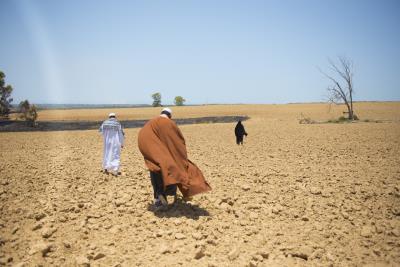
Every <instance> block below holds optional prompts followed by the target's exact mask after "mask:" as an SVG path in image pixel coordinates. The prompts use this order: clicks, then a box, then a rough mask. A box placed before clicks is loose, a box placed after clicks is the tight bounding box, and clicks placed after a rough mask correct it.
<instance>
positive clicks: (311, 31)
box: [0, 0, 400, 104]
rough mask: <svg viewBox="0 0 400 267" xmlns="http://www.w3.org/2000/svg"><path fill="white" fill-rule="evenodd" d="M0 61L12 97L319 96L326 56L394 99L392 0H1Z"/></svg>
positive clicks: (364, 94) (399, 24)
mask: <svg viewBox="0 0 400 267" xmlns="http://www.w3.org/2000/svg"><path fill="white" fill-rule="evenodd" d="M1 13H2V15H1V16H0V25H1V29H2V30H1V39H2V41H1V46H0V70H2V71H3V72H5V74H6V75H7V76H6V82H7V83H9V84H11V85H13V87H14V93H13V96H14V99H15V103H18V102H19V101H21V100H23V99H26V98H27V99H29V100H30V101H31V102H33V103H76V104H80V103H82V104H83V103H87V104H100V103H102V104H103V103H104V104H139V103H151V101H152V99H151V97H150V95H151V94H152V93H154V92H160V93H161V94H162V102H163V103H164V104H169V103H172V101H173V98H174V97H175V96H177V95H181V96H183V97H184V98H186V99H187V103H188V104H200V103H290V102H317V101H324V100H326V94H327V93H326V88H327V86H328V85H329V84H330V83H329V81H328V80H327V79H326V78H325V77H324V76H323V75H322V74H321V73H320V72H319V71H318V68H317V67H320V68H321V69H323V70H328V61H327V59H328V58H332V59H335V58H336V57H337V56H346V57H348V58H351V59H352V60H353V62H354V68H355V77H354V85H355V91H356V94H355V97H354V98H355V100H400V82H399V81H400V79H399V77H400V1H396V0H393V1H390V0H382V1H378V0H376V1H370V0H357V1H356V0H341V1H340V0H335V1H333V0H325V1H319V0H304V1H300V0H292V1H289V0H283V1H267V0H266V1H251V0H250V1H188V0H181V1H128V0H127V1H98V0H96V1H95V0H83V1H78V0H75V1H73V0H69V1H52V0H2V1H1Z"/></svg>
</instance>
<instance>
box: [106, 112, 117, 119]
mask: <svg viewBox="0 0 400 267" xmlns="http://www.w3.org/2000/svg"><path fill="white" fill-rule="evenodd" d="M108 117H109V118H111V117H116V115H115V113H114V112H111V113H110V114H108Z"/></svg>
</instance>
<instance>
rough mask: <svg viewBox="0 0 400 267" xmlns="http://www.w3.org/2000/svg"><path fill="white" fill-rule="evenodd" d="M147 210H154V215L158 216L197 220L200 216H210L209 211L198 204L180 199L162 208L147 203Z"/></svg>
mask: <svg viewBox="0 0 400 267" xmlns="http://www.w3.org/2000/svg"><path fill="white" fill-rule="evenodd" d="M147 210H148V211H152V212H154V215H156V216H157V217H159V218H180V217H186V218H190V219H193V220H198V219H199V217H201V216H210V213H209V212H208V211H207V210H205V209H203V208H201V207H199V206H198V205H194V204H191V203H188V202H185V201H183V200H182V199H177V200H176V201H175V203H173V204H169V205H168V206H166V207H162V208H155V207H154V205H152V204H149V205H148V207H147Z"/></svg>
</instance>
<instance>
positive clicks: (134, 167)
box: [0, 103, 400, 266]
mask: <svg viewBox="0 0 400 267" xmlns="http://www.w3.org/2000/svg"><path fill="white" fill-rule="evenodd" d="M336 108H337V109H336V110H333V111H332V110H330V111H329V110H328V108H327V106H326V105H320V104H313V105H265V106H205V107H186V108H182V109H176V110H177V111H176V114H177V115H179V116H186V115H187V114H185V111H187V112H188V114H190V115H191V114H196V115H198V116H204V115H220V114H221V115H231V114H234V115H236V114H239V115H249V116H251V119H250V120H249V121H246V122H245V123H244V125H245V127H246V130H247V131H248V133H249V136H248V138H247V139H245V145H244V146H242V147H239V146H237V145H236V144H235V139H234V135H233V128H234V124H232V123H228V124H201V125H186V126H182V127H181V129H182V132H183V134H184V136H185V137H186V143H187V146H188V152H189V157H190V158H191V160H192V161H194V162H195V163H196V164H197V165H198V166H199V167H200V168H201V169H202V170H203V172H204V175H205V176H206V178H207V180H208V181H209V183H210V184H211V186H212V187H213V191H212V192H210V193H207V194H204V195H200V196H197V197H195V198H194V200H193V201H192V202H190V203H182V202H179V203H178V204H176V205H175V206H171V207H170V208H169V209H168V210H167V211H164V212H154V211H153V210H152V206H151V205H150V203H151V201H152V189H151V185H150V181H149V177H148V176H149V175H148V172H147V170H146V169H145V167H144V163H143V159H142V157H141V155H140V153H139V151H138V149H137V133H138V129H128V130H126V137H127V140H126V142H127V143H126V146H125V148H124V149H123V153H122V175H121V176H118V177H114V176H111V175H108V176H107V175H105V174H102V173H101V172H100V169H101V156H102V139H101V137H100V136H99V134H98V132H97V131H73V132H72V131H71V132H45V133H42V132H33V133H0V156H1V161H0V212H1V217H0V265H7V266H25V265H26V266H40V265H42V266H74V265H78V266H88V265H89V264H90V265H91V266H180V265H181V266H294V265H297V266H399V265H400V157H399V155H400V122H399V120H400V104H399V103H363V104H358V106H357V108H358V110H359V112H358V114H359V116H360V117H361V118H363V119H366V118H368V119H380V120H387V121H386V122H383V123H370V122H369V123H366V122H359V123H353V124H314V125H302V124H299V123H298V120H297V118H300V113H303V114H304V115H305V116H309V117H311V118H312V119H318V120H322V119H329V118H333V117H335V116H336V115H337V114H340V112H341V111H342V110H341V109H339V108H338V107H336ZM52 112H53V113H54V111H49V112H46V114H47V116H50V115H51V114H52ZM63 112H64V115H63V118H72V117H74V116H76V115H72V116H71V115H70V114H69V111H63ZM103 112H104V110H100V111H95V112H93V111H91V112H89V113H90V114H91V115H92V117H91V118H93V119H94V117H96V116H99V115H98V114H101V115H100V116H99V117H96V119H98V118H100V117H101V116H102V114H103ZM126 112H127V113H126V114H127V115H126V116H130V115H129V114H130V113H129V112H131V114H133V113H134V112H138V110H137V109H134V110H126ZM141 112H143V114H145V113H146V112H150V113H151V112H153V113H154V114H156V112H157V110H153V109H147V110H144V111H143V110H142V111H141ZM56 113H57V112H56ZM61 113H62V112H60V114H61ZM106 113H107V111H106ZM150 113H148V114H147V113H146V114H147V115H146V114H145V115H143V116H144V117H146V116H149V115H152V114H150ZM43 114H44V113H43ZM43 114H42V115H43ZM49 114H50V115H49ZM57 114H58V113H57ZM74 114H75V113H74ZM124 116H125V115H124ZM187 116H189V115H187ZM47 118H49V117H47ZM74 118H75V117H74ZM88 118H89V117H88ZM88 118H87V119H88ZM43 119H44V118H43ZM124 119H125V118H124ZM24 264H25V265H24ZM379 264H380V265H379Z"/></svg>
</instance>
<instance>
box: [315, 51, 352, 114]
mask: <svg viewBox="0 0 400 267" xmlns="http://www.w3.org/2000/svg"><path fill="white" fill-rule="evenodd" d="M338 60H339V65H337V64H335V62H333V61H332V60H331V59H329V58H328V62H329V69H330V70H331V71H332V72H333V73H336V74H337V76H338V77H339V78H341V79H343V81H344V82H343V83H341V82H340V81H339V80H338V79H337V78H335V77H334V76H332V75H329V74H327V73H326V72H324V71H322V70H321V69H320V68H318V70H319V71H320V72H321V73H322V74H323V75H324V76H325V77H326V78H328V79H329V80H330V81H331V82H332V83H333V86H330V87H328V88H327V90H328V92H329V101H330V102H332V103H335V104H338V103H340V102H344V104H345V105H346V107H347V109H348V114H349V119H350V120H353V119H354V112H353V92H354V91H353V63H352V61H351V60H349V59H347V58H346V57H338Z"/></svg>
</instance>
